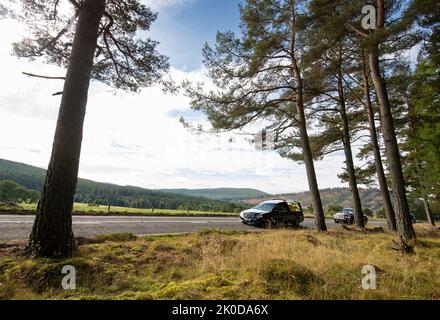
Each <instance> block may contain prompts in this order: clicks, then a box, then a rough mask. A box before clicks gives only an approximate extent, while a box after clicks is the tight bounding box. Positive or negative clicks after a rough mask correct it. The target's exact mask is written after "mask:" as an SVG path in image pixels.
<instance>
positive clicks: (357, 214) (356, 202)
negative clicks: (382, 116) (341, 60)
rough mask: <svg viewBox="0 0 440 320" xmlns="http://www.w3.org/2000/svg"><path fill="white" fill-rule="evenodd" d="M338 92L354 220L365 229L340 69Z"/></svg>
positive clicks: (359, 226)
mask: <svg viewBox="0 0 440 320" xmlns="http://www.w3.org/2000/svg"><path fill="white" fill-rule="evenodd" d="M338 93H339V106H340V109H339V112H340V114H341V120H342V125H343V132H342V136H343V137H342V142H343V145H344V154H345V164H346V166H347V173H348V181H349V186H350V192H351V195H352V201H353V215H354V222H355V224H356V226H357V227H358V228H360V229H363V228H365V223H364V212H363V210H362V202H361V197H360V196H359V189H358V186H357V181H356V172H355V169H354V162H353V151H352V149H351V139H350V126H349V123H348V116H347V108H346V105H345V95H344V88H343V84H342V72H341V70H340V69H339V70H338Z"/></svg>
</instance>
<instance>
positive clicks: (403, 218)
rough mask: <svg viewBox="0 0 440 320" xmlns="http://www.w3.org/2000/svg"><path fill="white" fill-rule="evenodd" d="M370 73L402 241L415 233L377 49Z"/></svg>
mask: <svg viewBox="0 0 440 320" xmlns="http://www.w3.org/2000/svg"><path fill="white" fill-rule="evenodd" d="M369 60H370V68H371V75H372V79H373V84H374V87H375V89H376V94H377V97H378V99H379V106H380V109H381V112H380V115H381V119H382V126H383V128H382V129H383V130H382V132H383V136H384V142H385V152H386V154H387V158H388V166H389V171H390V175H391V182H392V187H393V200H394V204H395V206H394V208H395V213H396V228H397V234H398V235H399V237H401V238H402V239H403V240H404V241H408V240H412V239H415V237H416V235H415V232H414V229H413V226H412V223H411V215H410V211H409V206H408V199H407V197H406V188H405V179H404V176H403V172H402V162H401V159H400V151H399V146H398V144H397V138H396V130H395V127H394V120H393V116H392V113H391V105H390V101H389V98H388V92H387V89H386V84H385V80H384V79H383V78H382V75H381V74H380V69H379V55H378V51H377V49H376V50H374V49H373V50H372V52H370V54H369Z"/></svg>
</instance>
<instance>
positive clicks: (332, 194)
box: [243, 188, 382, 211]
mask: <svg viewBox="0 0 440 320" xmlns="http://www.w3.org/2000/svg"><path fill="white" fill-rule="evenodd" d="M320 193H321V199H322V204H323V206H324V208H325V209H326V210H327V209H328V207H329V206H340V207H351V206H352V200H351V193H350V190H349V189H348V188H328V189H322V190H320ZM359 194H360V197H361V201H362V205H363V207H364V208H369V209H371V210H373V211H378V210H380V209H382V199H381V196H380V191H379V190H378V189H359ZM276 197H277V198H282V199H292V200H297V201H299V202H301V204H302V205H303V207H304V208H307V207H312V198H311V196H310V192H308V191H306V192H300V193H290V194H281V195H277V196H276ZM270 198H272V197H267V198H266V199H270ZM262 200H263V199H247V200H244V201H243V202H244V203H248V204H252V205H254V204H256V203H259V202H261V201H262Z"/></svg>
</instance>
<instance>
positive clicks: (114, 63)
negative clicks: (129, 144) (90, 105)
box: [0, 0, 440, 257]
mask: <svg viewBox="0 0 440 320" xmlns="http://www.w3.org/2000/svg"><path fill="white" fill-rule="evenodd" d="M20 2H21V4H22V5H23V7H22V10H21V11H20V12H18V13H17V12H15V13H14V12H11V11H10V10H9V9H8V7H6V6H5V5H4V4H2V5H1V6H0V14H2V15H9V16H12V17H14V18H16V19H18V20H21V21H23V22H25V23H26V24H27V25H28V26H29V29H30V35H29V36H28V37H27V38H25V39H23V40H22V41H20V42H17V43H16V44H14V52H15V54H16V55H17V56H19V57H24V58H29V59H45V60H46V61H47V62H48V63H52V64H57V65H60V66H65V67H67V73H66V76H65V77H62V80H64V86H63V90H62V92H59V93H57V94H60V95H61V104H60V110H59V115H58V121H57V126H56V131H55V136H54V142H53V148H52V155H51V159H50V163H49V166H48V171H47V175H46V179H45V183H44V187H43V191H42V193H41V198H40V201H39V204H38V208H37V216H36V221H35V223H34V226H33V230H32V233H31V235H30V239H29V244H28V247H27V252H28V253H29V254H31V255H35V256H44V257H65V256H72V255H73V254H74V253H75V249H76V244H75V237H74V235H73V232H72V207H73V199H74V194H75V189H76V184H77V179H78V166H79V159H80V150H81V143H82V131H83V122H84V117H85V110H86V105H87V96H88V90H89V83H90V80H91V79H96V80H99V81H102V82H104V83H106V84H107V85H109V86H111V87H113V88H115V89H122V90H127V91H133V92H136V91H137V90H138V89H140V88H142V87H146V86H150V85H153V84H157V83H159V84H161V85H162V86H163V87H164V88H165V89H166V90H168V91H170V92H175V91H176V87H175V86H174V85H173V83H172V82H170V81H168V80H165V78H164V75H165V74H166V72H167V71H168V69H169V64H168V59H167V58H166V57H165V56H163V55H161V54H159V53H158V52H157V50H156V48H157V44H158V43H157V42H156V41H154V40H151V39H149V38H144V37H143V36H142V38H141V37H139V36H138V35H139V32H143V33H145V32H146V31H148V30H149V28H150V26H151V24H152V23H153V22H154V21H155V19H156V17H157V14H156V13H154V12H152V11H151V10H150V9H149V8H148V7H146V6H145V5H143V4H142V3H141V2H140V1H138V0H124V1H119V0H65V1H60V0H53V1H43V0H21V1H20ZM60 2H63V3H65V4H66V5H70V9H71V14H72V15H71V16H64V15H63V14H62V13H61V10H59V5H60ZM366 4H367V1H365V0H364V1H361V0H350V1H348V0H346V1H345V0H344V1H329V0H245V1H243V3H242V4H241V5H240V17H241V24H240V25H241V34H240V35H236V34H234V33H233V32H229V31H228V32H219V33H218V34H217V41H216V44H215V46H214V47H210V46H208V45H207V46H206V47H205V48H204V50H203V55H204V63H205V66H206V69H207V71H208V76H209V77H210V78H211V80H212V82H213V84H214V86H215V89H213V90H210V91H206V90H205V89H204V88H203V86H202V85H197V84H196V85H194V84H191V83H189V82H185V83H184V85H183V87H184V89H185V91H186V93H187V94H188V95H189V96H190V98H191V100H192V107H193V108H194V109H196V110H200V111H203V112H204V113H205V114H206V115H207V117H208V120H209V121H210V122H211V124H212V126H213V128H214V129H218V130H220V129H226V130H233V129H239V128H243V127H244V126H246V125H248V124H250V123H252V122H253V121H254V120H257V119H264V120H265V121H269V122H270V123H271V125H269V126H268V127H267V128H266V129H267V130H271V131H272V132H274V133H275V135H276V141H275V142H276V146H275V147H276V149H277V150H278V151H279V152H280V154H281V155H282V156H284V157H287V158H289V159H292V160H293V161H301V162H303V163H304V164H305V167H306V172H307V181H308V184H309V189H310V193H311V196H312V203H313V209H314V214H315V223H316V229H317V230H318V231H325V230H327V227H326V223H325V219H324V209H323V204H322V200H321V196H320V191H319V184H318V181H317V178H316V171H315V165H314V162H315V161H316V160H318V159H322V158H323V157H325V156H326V155H328V154H330V153H332V152H336V151H343V153H344V155H345V170H344V172H343V173H342V174H341V177H342V178H343V179H346V180H347V181H348V183H349V186H350V190H351V194H352V202H353V208H354V216H355V223H356V226H357V227H358V228H360V229H363V228H365V225H364V220H363V219H362V215H363V208H362V204H361V201H360V197H359V190H358V184H359V183H360V181H361V180H362V179H368V177H370V178H371V176H372V174H374V173H375V174H376V176H377V180H378V182H379V185H380V190H381V194H382V200H383V204H384V208H385V215H386V218H387V225H388V228H389V229H390V230H391V231H395V232H396V234H397V236H398V238H399V239H400V241H401V242H402V244H403V245H405V246H406V247H409V248H410V247H411V242H413V241H414V240H415V237H416V235H415V232H414V229H413V226H412V223H411V218H410V208H409V204H408V197H409V196H414V197H417V198H421V199H423V201H424V204H425V208H426V213H427V216H428V219H429V221H430V222H431V224H434V221H433V219H432V216H431V215H430V209H429V205H430V202H432V201H438V195H439V181H440V179H439V159H438V155H439V152H438V151H439V145H438V141H440V139H439V121H438V112H437V110H436V109H437V108H438V92H439V90H438V63H439V62H438V58H439V54H438V40H439V39H438V37H439V35H438V21H439V10H438V9H439V3H438V2H437V1H436V0H408V1H398V0H375V1H372V3H371V4H373V5H374V9H375V15H374V18H375V19H374V20H376V21H375V22H376V23H375V25H374V26H373V27H374V28H373V29H371V30H370V29H364V28H363V27H362V25H361V21H362V19H363V7H364V6H365V5H366ZM74 22H76V23H74ZM72 25H74V26H75V28H71V26H72ZM54 34H55V36H54ZM416 45H419V46H421V53H420V54H419V58H418V63H417V66H416V68H415V70H414V69H413V68H412V66H411V65H410V64H409V63H408V61H405V59H404V57H403V56H402V53H404V52H407V50H410V49H411V48H414V46H416ZM42 77H43V78H47V79H51V78H53V77H45V76H42ZM56 79H59V77H56ZM378 123H380V125H379V126H378ZM378 127H379V129H378ZM311 128H313V130H311ZM365 135H367V136H368V138H369V142H367V143H365V142H364V144H363V148H362V151H361V154H360V156H361V157H362V158H363V159H368V160H369V161H370V162H371V163H372V165H371V166H369V168H367V169H366V168H356V167H355V165H354V154H353V149H354V148H353V145H354V143H358V142H359V143H362V141H364V140H362V139H365V138H364V137H363V136H365ZM401 152H402V153H401ZM365 169H366V170H365ZM373 169H374V170H373ZM389 190H391V193H392V200H391V197H390V195H389ZM407 191H408V192H409V193H408V194H407Z"/></svg>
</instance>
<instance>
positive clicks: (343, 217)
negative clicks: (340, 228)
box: [333, 208, 368, 224]
mask: <svg viewBox="0 0 440 320" xmlns="http://www.w3.org/2000/svg"><path fill="white" fill-rule="evenodd" d="M333 220H334V221H335V223H342V224H353V223H354V214H353V209H352V208H344V209H342V210H341V212H336V213H335V214H334V215H333ZM364 223H365V224H367V223H368V217H367V216H366V215H364Z"/></svg>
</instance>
